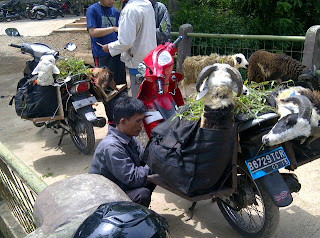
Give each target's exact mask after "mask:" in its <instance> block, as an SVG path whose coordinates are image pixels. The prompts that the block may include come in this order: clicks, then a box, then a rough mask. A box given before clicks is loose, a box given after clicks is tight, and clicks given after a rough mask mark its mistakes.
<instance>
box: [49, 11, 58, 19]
mask: <svg viewBox="0 0 320 238" xmlns="http://www.w3.org/2000/svg"><path fill="white" fill-rule="evenodd" d="M49 15H50V18H51V19H56V18H57V17H58V12H57V11H50V12H49Z"/></svg>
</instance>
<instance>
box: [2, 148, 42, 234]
mask: <svg viewBox="0 0 320 238" xmlns="http://www.w3.org/2000/svg"><path fill="white" fill-rule="evenodd" d="M46 186H47V184H46V183H45V182H44V181H42V180H41V179H40V178H39V177H38V176H37V175H36V174H35V173H34V172H33V171H32V170H31V169H30V168H29V167H28V166H27V165H25V164H24V163H23V162H22V161H21V160H20V159H19V158H18V157H17V156H15V155H14V154H13V153H12V152H10V151H9V150H8V149H7V148H6V147H5V146H4V145H3V144H2V143H1V142H0V196H1V198H2V199H3V200H4V201H5V202H6V204H7V205H8V207H9V209H10V210H11V211H12V214H13V215H14V216H15V218H16V219H17V221H18V222H19V223H20V225H21V226H22V227H23V229H24V230H25V232H26V233H30V232H32V231H34V230H35V229H36V224H35V222H34V219H33V205H34V202H35V199H36V197H37V195H38V194H39V193H40V192H41V191H42V189H44V188H45V187H46Z"/></svg>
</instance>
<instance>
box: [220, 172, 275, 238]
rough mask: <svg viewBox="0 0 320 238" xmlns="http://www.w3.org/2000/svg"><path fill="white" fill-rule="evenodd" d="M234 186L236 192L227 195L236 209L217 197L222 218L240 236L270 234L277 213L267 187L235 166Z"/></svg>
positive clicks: (252, 237)
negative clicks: (236, 171) (235, 177)
mask: <svg viewBox="0 0 320 238" xmlns="http://www.w3.org/2000/svg"><path fill="white" fill-rule="evenodd" d="M238 189H239V193H238V194H233V195H232V196H233V197H232V198H231V197H230V200H233V201H236V203H237V205H238V206H237V207H236V208H234V207H231V206H229V205H228V204H227V203H226V202H224V201H223V200H222V199H220V198H219V199H218V200H217V204H218V206H219V209H220V211H221V212H222V214H223V216H224V218H225V219H226V220H227V221H228V223H229V224H230V225H231V226H232V228H233V229H235V230H236V231H237V232H238V233H239V234H241V235H242V236H244V237H250V238H260V237H272V235H273V234H274V233H275V231H276V230H277V227H278V225H279V217H280V212H279V207H277V206H276V205H275V204H274V202H273V201H272V198H271V196H270V195H269V193H268V191H267V189H266V188H265V187H264V185H263V184H262V182H260V181H259V180H253V179H252V178H251V176H250V175H249V172H248V171H247V170H246V169H244V168H241V167H238Z"/></svg>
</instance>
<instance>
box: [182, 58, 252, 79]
mask: <svg viewBox="0 0 320 238" xmlns="http://www.w3.org/2000/svg"><path fill="white" fill-rule="evenodd" d="M215 63H224V64H229V65H230V66H232V67H235V68H236V69H239V68H245V69H247V68H248V61H247V59H246V57H245V56H244V55H243V54H241V53H239V54H234V55H221V56H220V55H218V54H217V53H212V54H211V55H209V56H207V55H206V56H203V55H198V56H192V57H187V58H186V59H185V60H184V62H183V65H182V70H183V75H184V80H183V81H182V83H183V85H189V84H192V83H195V82H196V79H197V77H198V75H199V73H200V72H201V70H202V69H203V68H204V67H206V66H209V65H213V64H215Z"/></svg>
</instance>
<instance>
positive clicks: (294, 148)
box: [137, 36, 320, 237]
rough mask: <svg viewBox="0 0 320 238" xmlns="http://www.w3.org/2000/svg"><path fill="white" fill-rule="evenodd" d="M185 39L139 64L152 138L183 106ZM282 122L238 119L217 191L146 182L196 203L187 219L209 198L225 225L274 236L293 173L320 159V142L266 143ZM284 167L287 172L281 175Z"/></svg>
mask: <svg viewBox="0 0 320 238" xmlns="http://www.w3.org/2000/svg"><path fill="white" fill-rule="evenodd" d="M181 39H182V37H181V36H180V37H179V38H178V39H177V40H176V41H175V42H173V43H171V42H166V43H163V44H161V45H159V46H157V47H156V48H155V49H154V50H152V51H151V52H150V53H149V54H148V55H147V56H146V57H145V58H144V60H143V62H141V63H140V64H139V66H138V73H139V74H138V75H137V77H138V78H139V79H140V80H141V81H142V83H141V85H140V88H139V94H138V96H137V98H139V99H140V100H142V101H143V103H144V104H145V106H146V107H147V109H148V111H147V112H146V113H145V118H144V128H145V131H146V133H147V135H148V137H150V132H151V130H152V129H153V128H155V127H156V126H157V125H159V124H160V123H162V122H164V121H165V120H168V119H169V118H170V117H171V116H172V115H174V114H175V112H176V110H177V109H178V107H179V106H181V105H183V104H184V102H183V97H182V95H181V92H180V90H179V87H178V83H179V81H181V80H182V75H181V74H179V73H177V72H174V71H173V67H174V58H173V56H174V54H175V53H176V52H177V49H176V47H177V44H178V43H179V42H180V41H181ZM278 118H279V116H278V114H276V113H273V112H272V113H265V114H262V115H260V116H259V117H258V118H249V119H243V120H237V121H236V123H235V126H236V128H237V136H235V139H234V144H235V145H236V146H235V149H234V151H233V156H232V158H231V164H230V166H229V167H228V169H227V170H226V171H225V173H224V174H223V176H222V178H221V179H220V183H221V184H219V186H218V188H217V189H214V190H212V191H210V192H208V193H205V194H200V195H195V196H187V195H185V194H184V193H182V192H180V191H178V190H177V189H174V188H173V187H172V186H170V184H169V183H168V182H167V181H165V180H164V179H163V178H162V177H160V176H159V175H158V174H153V175H149V176H148V180H149V181H150V182H153V183H154V184H156V185H158V186H161V187H162V188H164V189H166V190H168V191H170V192H172V193H174V194H176V195H178V196H180V197H182V198H184V199H186V200H188V201H190V202H192V206H191V207H190V208H189V210H190V212H191V215H190V217H189V218H187V219H186V220H189V219H191V218H192V216H193V213H194V209H195V206H196V203H197V202H198V201H201V200H209V199H210V200H212V201H214V202H217V204H218V207H219V209H220V211H221V212H222V214H223V216H224V217H225V219H226V220H227V222H228V223H229V224H230V225H231V226H232V227H233V228H234V229H235V230H236V231H237V232H238V233H240V234H241V235H242V236H244V237H271V236H272V235H273V234H274V232H275V231H276V229H277V227H278V225H279V214H280V212H279V207H285V206H288V205H290V204H291V203H292V201H293V198H292V193H294V192H298V191H299V190H300V188H301V184H300V183H299V181H298V178H297V176H296V175H295V174H294V173H292V172H291V171H294V170H295V169H296V168H298V167H299V166H301V165H303V164H305V163H307V162H310V161H312V160H314V159H317V158H318V157H319V155H320V150H319V149H318V148H319V144H320V141H319V140H316V141H314V142H313V143H312V144H311V145H310V146H308V147H307V146H303V145H300V143H299V141H298V140H291V141H286V142H284V143H283V144H279V145H277V146H272V147H268V146H265V145H263V144H262V136H263V135H265V134H266V133H268V132H269V130H270V129H271V128H272V127H273V126H274V124H275V123H276V122H277V120H278ZM238 138H239V140H238ZM238 148H239V149H238ZM281 168H282V169H287V170H289V172H286V171H285V172H281V173H280V172H279V170H280V169H281Z"/></svg>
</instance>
